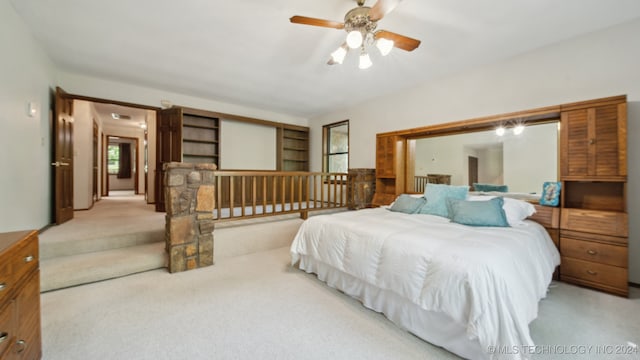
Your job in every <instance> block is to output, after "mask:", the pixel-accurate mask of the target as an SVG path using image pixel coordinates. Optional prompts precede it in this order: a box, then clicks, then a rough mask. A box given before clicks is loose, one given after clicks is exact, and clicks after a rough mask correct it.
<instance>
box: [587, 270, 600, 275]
mask: <svg viewBox="0 0 640 360" xmlns="http://www.w3.org/2000/svg"><path fill="white" fill-rule="evenodd" d="M587 274H589V275H598V272H597V271H593V270H587Z"/></svg>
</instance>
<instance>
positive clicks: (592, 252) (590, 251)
mask: <svg viewBox="0 0 640 360" xmlns="http://www.w3.org/2000/svg"><path fill="white" fill-rule="evenodd" d="M597 253H598V252H597V251H595V250H591V249H589V250H587V254H589V255H596V254H597Z"/></svg>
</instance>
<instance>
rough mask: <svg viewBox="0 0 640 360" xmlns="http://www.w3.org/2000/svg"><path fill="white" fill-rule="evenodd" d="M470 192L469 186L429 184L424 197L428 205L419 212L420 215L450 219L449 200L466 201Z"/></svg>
mask: <svg viewBox="0 0 640 360" xmlns="http://www.w3.org/2000/svg"><path fill="white" fill-rule="evenodd" d="M468 192H469V187H468V186H451V185H442V184H427V186H426V188H425V189H424V197H425V198H426V199H427V203H426V204H424V206H422V208H420V210H418V213H419V214H430V215H437V216H442V217H449V216H448V213H449V212H448V210H447V198H452V199H457V200H464V199H465V198H466V197H467V193H468Z"/></svg>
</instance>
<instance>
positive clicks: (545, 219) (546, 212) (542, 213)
mask: <svg viewBox="0 0 640 360" xmlns="http://www.w3.org/2000/svg"><path fill="white" fill-rule="evenodd" d="M533 206H535V208H536V213H535V214H533V215H532V216H529V217H528V219H530V220H533V221H535V222H537V223H539V224H540V225H542V226H544V228H545V229H547V232H548V233H549V236H551V239H552V240H553V243H554V244H556V246H558V244H559V240H560V208H559V207H551V206H542V205H540V204H533Z"/></svg>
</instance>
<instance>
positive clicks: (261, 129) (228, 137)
mask: <svg viewBox="0 0 640 360" xmlns="http://www.w3.org/2000/svg"><path fill="white" fill-rule="evenodd" d="M220 154H221V157H220V169H224V170H276V128H275V127H273V126H265V125H257V124H250V123H245V122H240V121H233V120H228V119H221V121H220Z"/></svg>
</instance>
